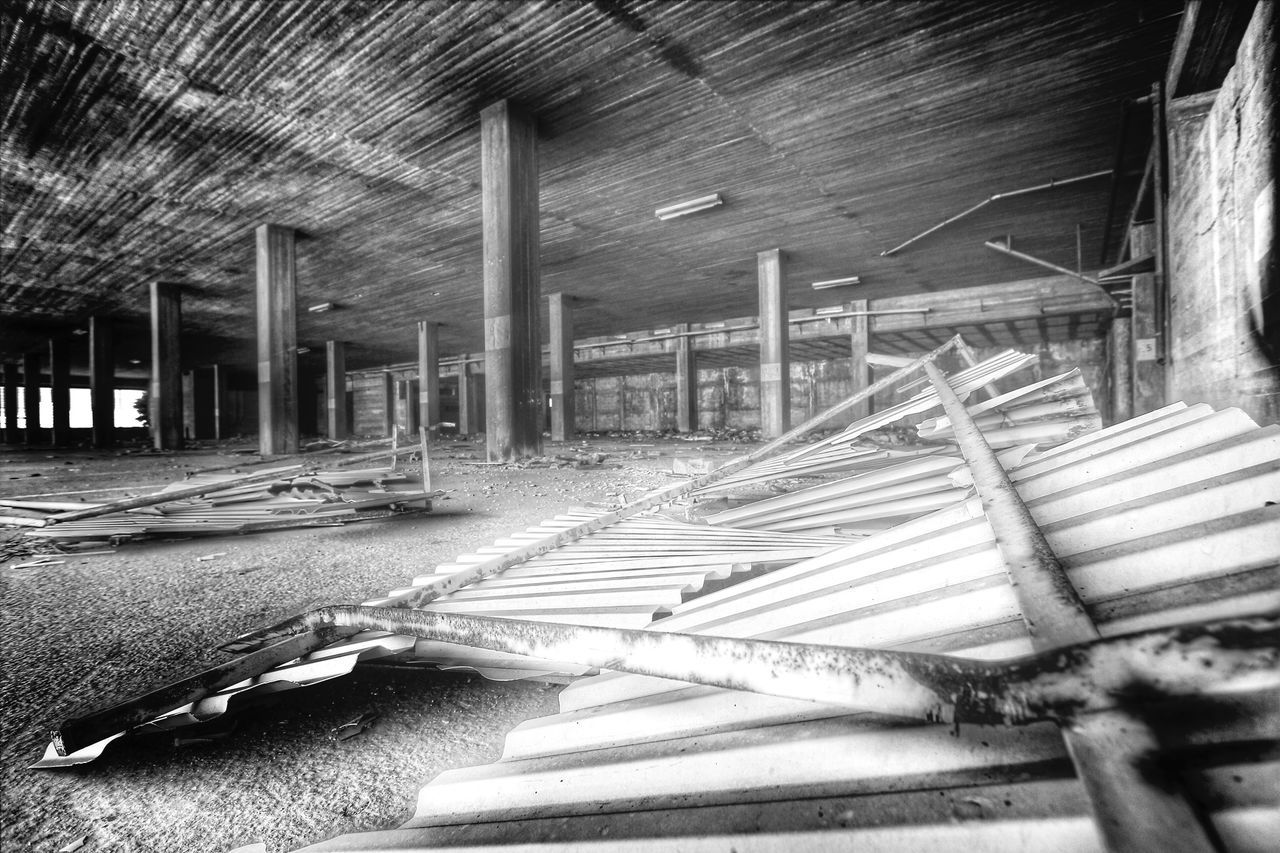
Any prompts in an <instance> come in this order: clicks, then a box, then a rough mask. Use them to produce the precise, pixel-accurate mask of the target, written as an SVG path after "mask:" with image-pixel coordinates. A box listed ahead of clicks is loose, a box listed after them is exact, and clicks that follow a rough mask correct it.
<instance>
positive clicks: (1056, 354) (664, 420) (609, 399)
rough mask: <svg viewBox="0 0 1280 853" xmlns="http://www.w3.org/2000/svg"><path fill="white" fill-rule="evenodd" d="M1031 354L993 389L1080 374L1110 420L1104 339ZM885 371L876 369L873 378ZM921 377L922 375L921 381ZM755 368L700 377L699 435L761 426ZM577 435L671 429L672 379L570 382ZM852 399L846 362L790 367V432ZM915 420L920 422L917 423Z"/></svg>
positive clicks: (886, 397)
mask: <svg viewBox="0 0 1280 853" xmlns="http://www.w3.org/2000/svg"><path fill="white" fill-rule="evenodd" d="M1020 349H1022V351H1024V352H1034V353H1035V354H1036V355H1037V356H1038V361H1037V362H1036V363H1034V364H1032V365H1031V366H1029V367H1027V368H1024V369H1023V370H1021V371H1019V372H1018V373H1016V374H1014V375H1013V376H1011V377H1010V378H1009V379H1006V380H1004V381H1002V382H1000V383H998V384H999V387H1000V388H1001V390H1004V391H1009V390H1012V389H1013V388H1015V387H1017V386H1018V385H1026V384H1030V383H1032V382H1036V381H1039V380H1040V379H1047V378H1049V377H1050V376H1056V375H1057V374H1059V373H1065V372H1066V371H1068V370H1070V369H1072V368H1073V367H1079V368H1080V370H1081V373H1082V375H1083V377H1084V381H1085V383H1086V384H1087V385H1088V386H1089V387H1090V389H1092V391H1093V395H1094V402H1095V403H1096V405H1097V407H1098V411H1099V412H1101V413H1102V417H1103V420H1104V422H1106V423H1110V422H1111V418H1112V413H1111V406H1110V394H1109V392H1108V387H1107V382H1108V379H1107V359H1108V353H1107V346H1106V339H1105V338H1097V339H1092V340H1084V341H1064V342H1061V343H1051V344H1041V345H1039V346H1037V347H1033V348H1027V347H1022V348H1020ZM975 352H976V354H977V356H978V357H979V358H980V359H985V358H989V357H991V356H993V355H996V354H997V353H998V352H1001V350H1000V349H998V348H987V349H983V348H975ZM942 366H943V368H944V369H947V370H958V369H961V367H962V365H961V364H960V363H959V362H958V361H955V360H952V361H947V360H945V359H944V361H943V362H942ZM888 372H891V371H890V370H888V369H884V370H878V371H877V376H881V375H884V374H885V373H888ZM921 375H922V376H923V374H921ZM758 376H759V369H758V368H755V367H726V368H715V369H707V370H699V371H698V427H699V428H700V429H757V428H759V426H760V408H759V407H760V399H759V389H758V385H757V379H758ZM575 389H576V396H575V405H576V407H577V414H578V429H579V430H580V431H582V432H610V431H637V430H655V431H662V430H675V428H676V414H675V408H676V406H675V374H673V373H645V374H638V375H634V376H625V377H616V376H611V377H602V378H598V379H585V380H578V381H577V382H576V383H575ZM851 393H852V382H851V381H850V378H849V360H848V359H847V358H841V359H830V360H827V361H813V362H792V364H791V424H792V426H796V425H798V424H800V423H802V422H804V421H806V420H808V419H809V418H811V417H812V416H813V415H815V414H817V413H819V412H821V411H823V410H824V409H827V408H830V407H831V406H833V405H835V404H836V403H839V402H840V401H842V400H844V399H846V398H847V397H848V396H849V395H850V394H851ZM904 399H906V396H905V395H902V394H896V393H893V392H892V391H886V392H883V393H881V394H878V395H877V396H876V398H875V401H874V406H875V408H877V409H884V408H888V407H889V406H891V405H893V404H895V403H899V402H901V401H902V400H904ZM850 420H851V418H850V416H849V415H838V416H836V417H835V418H833V419H832V420H831V421H830V422H829V423H828V426H830V427H840V426H846V425H847V424H848V423H849V422H850ZM916 420H919V418H917V419H916Z"/></svg>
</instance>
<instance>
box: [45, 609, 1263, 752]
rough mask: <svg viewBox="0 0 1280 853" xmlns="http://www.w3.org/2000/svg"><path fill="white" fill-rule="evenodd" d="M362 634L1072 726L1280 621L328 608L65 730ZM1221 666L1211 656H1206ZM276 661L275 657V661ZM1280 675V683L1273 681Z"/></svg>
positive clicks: (1176, 690) (1255, 644)
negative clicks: (1057, 625) (874, 637)
mask: <svg viewBox="0 0 1280 853" xmlns="http://www.w3.org/2000/svg"><path fill="white" fill-rule="evenodd" d="M357 631H385V632H389V633H392V634H397V635H400V636H407V637H418V638H421V639H426V640H435V641H440V642H446V643H456V644H459V645H464V646H470V647H475V648H482V649H492V650H494V651H500V652H506V653H510V654H519V655H529V656H532V657H537V658H545V659H552V660H572V661H574V662H577V663H581V664H585V665H589V666H596V667H603V668H609V669H614V670H620V671H623V672H630V673H636V674H641V675H651V676H656V677H661V678H673V679H678V680H680V681H688V682H693V683H696V684H705V685H709V686H713V687H722V688H727V689H731V690H749V691H752V692H756V693H765V694H769V695H773V696H785V697H789V698H795V699H805V700H809V701H814V702H824V703H830V704H836V705H841V706H844V707H848V708H857V709H860V710H867V711H874V712H877V713H884V714H894V715H899V716H905V717H910V718H915V719H920V720H924V721H926V722H940V723H971V724H982V725H1024V724H1028V723H1033V722H1038V721H1043V720H1053V721H1057V722H1064V721H1070V720H1075V719H1078V718H1079V717H1080V716H1081V715H1086V714H1092V713H1096V712H1099V711H1105V710H1107V709H1111V708H1114V707H1117V705H1119V704H1122V703H1123V702H1124V701H1125V697H1126V696H1127V695H1129V694H1131V693H1132V692H1134V691H1135V690H1136V689H1137V688H1139V687H1140V688H1141V690H1142V691H1143V692H1144V694H1145V695H1159V696H1162V697H1164V698H1169V697H1178V696H1194V695H1198V694H1200V693H1202V692H1203V691H1204V690H1205V689H1207V688H1208V687H1211V686H1214V687H1221V686H1223V685H1230V684H1232V683H1242V682H1243V683H1248V684H1249V685H1250V686H1251V687H1256V686H1257V680H1258V679H1257V677H1258V674H1260V673H1262V674H1265V673H1268V672H1270V673H1271V674H1272V675H1275V674H1276V665H1277V662H1278V661H1280V617H1276V616H1272V617H1266V618H1261V617H1260V618H1254V619H1248V620H1235V621H1232V622H1224V623H1220V624H1215V625H1194V626H1180V627H1176V628H1164V629H1158V630H1154V631H1148V632H1143V633H1140V634H1133V635H1130V636H1125V637H1115V638H1109V639H1106V640H1101V641H1098V642H1093V643H1085V644H1080V645H1077V646H1073V647H1071V648H1067V649H1055V650H1053V651H1051V652H1047V653H1042V654H1039V655H1034V656H1030V657H1024V658H1017V659H1013V660H1009V661H998V662H993V661H983V660H967V659H963V658H954V657H948V656H943V655H932V654H923V653H919V652H898V651H885V650H880V649H858V648H847V647H843V646H825V645H815V644H805V643H786V642H777V641H765V640H745V639H737V638H729V637H709V636H701V635H697V634H680V633H669V632H661V631H641V630H634V629H621V628H601V627H596V626H589V625H565V624H556V623H552V622H534V621H530V620H523V619H501V618H497V617H492V616H472V615H467V614H461V613H438V612H431V611H424V610H403V609H398V608H390V607H361V606H355V605H336V606H331V607H322V608H319V609H317V610H313V611H311V612H309V613H305V614H302V615H300V616H297V617H294V618H293V619H291V620H289V621H288V622H285V623H281V624H280V625H277V626H276V627H275V628H274V629H273V630H272V632H271V633H272V634H273V635H274V636H280V637H288V639H285V640H283V641H282V642H280V643H277V644H276V645H273V646H270V647H268V648H267V649H265V650H263V651H259V652H255V653H253V654H252V655H249V656H246V657H244V658H240V659H238V660H237V661H235V662H232V663H230V664H224V665H223V666H221V667H215V668H214V669H211V670H208V671H207V672H204V673H201V674H200V675H197V676H195V677H193V678H188V679H185V680H183V681H180V682H176V683H175V684H171V685H169V686H167V687H164V688H161V689H159V690H156V691H153V692H151V693H149V694H147V695H146V696H143V697H141V698H139V699H136V700H132V701H130V702H126V703H123V704H121V705H117V706H115V707H113V708H108V709H105V710H102V711H99V712H96V713H93V714H89V715H87V716H84V717H80V718H77V719H74V720H69V721H67V722H66V723H64V724H63V725H62V727H61V728H60V730H59V731H58V733H57V734H56V735H55V737H54V743H55V747H56V748H57V749H58V750H59V752H60V753H61V754H63V755H65V754H68V753H69V752H74V751H76V750H79V749H83V748H85V747H87V746H90V745H92V744H94V743H97V742H99V741H101V740H103V739H105V738H109V737H112V736H114V735H116V734H119V733H120V732H122V731H126V730H127V729H128V728H130V727H132V726H136V725H140V724H142V723H145V722H147V721H148V720H151V719H153V718H154V717H156V716H158V715H160V714H163V713H166V712H167V711H170V710H172V709H174V708H177V707H180V706H181V705H184V704H187V703H189V702H193V701H196V700H197V699H199V698H201V697H202V696H207V695H209V694H211V693H213V692H215V691H216V690H220V689H223V688H225V687H228V686H230V685H231V684H234V683H235V682H236V681H237V680H243V679H245V678H249V677H252V676H253V674H254V673H253V672H251V671H250V669H249V666H248V664H249V663H251V662H252V663H253V664H254V669H261V671H266V668H269V666H268V667H260V666H258V664H259V663H267V662H269V661H274V663H275V664H278V663H283V662H284V661H285V660H289V659H291V658H292V657H297V656H298V655H299V654H301V653H302V651H300V649H301V650H306V649H309V648H317V647H318V644H323V643H324V642H329V641H332V640H333V639H334V638H337V637H341V636H349V635H352V634H354V633H356V632H357ZM1209 662H1211V663H1212V665H1206V664H1207V663H1209ZM272 665H274V664H272ZM1272 680H1273V681H1276V682H1277V683H1280V679H1277V678H1273V679H1272Z"/></svg>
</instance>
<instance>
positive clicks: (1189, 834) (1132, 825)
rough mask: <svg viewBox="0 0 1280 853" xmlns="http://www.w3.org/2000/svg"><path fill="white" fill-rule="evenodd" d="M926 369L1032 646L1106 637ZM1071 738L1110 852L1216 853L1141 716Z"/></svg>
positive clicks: (970, 425) (963, 414) (961, 411)
mask: <svg viewBox="0 0 1280 853" xmlns="http://www.w3.org/2000/svg"><path fill="white" fill-rule="evenodd" d="M925 370H926V371H927V372H928V374H929V379H930V381H931V382H933V385H934V387H935V388H936V389H937V392H938V398H939V399H940V400H941V401H942V406H943V409H944V410H945V411H946V414H947V417H948V418H949V419H950V420H951V426H952V428H953V430H954V431H955V439H956V443H957V444H958V445H960V451H961V453H962V454H963V456H964V458H965V461H966V462H967V463H968V464H969V470H970V472H971V473H972V475H973V483H974V486H975V488H976V490H977V492H978V497H979V499H980V500H981V501H982V510H983V513H984V514H985V515H986V517H987V520H988V521H989V522H990V524H991V529H992V531H993V532H994V533H995V539H996V547H997V548H998V549H999V550H1000V554H1001V556H1002V557H1003V558H1004V562H1005V569H1006V571H1007V572H1008V575H1009V583H1010V585H1011V586H1012V587H1013V590H1014V593H1015V594H1016V595H1017V598H1018V605H1019V607H1020V608H1021V609H1022V618H1023V621H1024V622H1025V623H1026V625H1027V630H1028V631H1029V632H1030V634H1031V641H1032V644H1033V646H1034V647H1035V648H1036V649H1038V650H1041V651H1051V650H1052V649H1053V648H1054V647H1060V646H1065V645H1072V644H1078V643H1082V642H1088V641H1090V640H1092V639H1094V638H1096V637H1098V636H1099V634H1098V629H1097V627H1096V626H1094V624H1093V621H1092V620H1091V619H1090V618H1089V615H1088V613H1087V612H1086V611H1085V608H1084V604H1083V603H1082V602H1081V601H1080V598H1079V596H1078V595H1077V594H1076V591H1075V588H1074V587H1073V586H1072V585H1071V581H1070V579H1069V578H1068V577H1067V574H1066V572H1065V571H1064V569H1063V567H1062V564H1061V563H1059V562H1058V558H1057V557H1056V556H1055V555H1054V553H1053V549H1052V548H1050V547H1049V543H1048V541H1047V540H1046V539H1045V538H1044V533H1043V532H1041V530H1040V528H1039V527H1038V526H1037V525H1036V522H1035V519H1034V518H1033V517H1032V515H1031V511H1030V510H1028V509H1027V505H1026V504H1025V503H1023V501H1022V497H1021V496H1020V495H1019V494H1018V491H1017V489H1016V488H1015V487H1014V485H1013V483H1012V482H1011V481H1010V479H1009V475H1008V474H1007V473H1006V472H1005V470H1004V467H1003V466H1002V465H1001V464H1000V462H999V460H997V459H996V455H995V453H994V452H993V451H992V450H991V447H990V445H988V444H987V441H986V439H985V438H983V436H982V433H981V432H980V431H979V430H978V427H977V425H975V424H974V422H973V418H972V417H971V416H970V415H969V412H968V410H966V409H965V407H964V404H963V403H961V402H960V398H959V397H957V396H956V393H955V391H954V390H952V388H951V386H950V384H948V383H947V380H946V377H944V376H943V375H942V373H941V372H940V371H939V370H938V369H937V368H936V367H934V366H933V365H932V364H927V365H925ZM1206 665H1207V666H1208V667H1209V668H1212V667H1213V666H1214V665H1215V664H1214V663H1213V662H1211V661H1210V662H1206ZM1062 739H1063V741H1064V743H1065V744H1066V746H1067V751H1068V753H1069V754H1070V755H1071V760H1072V762H1073V763H1074V764H1075V767H1076V772H1077V774H1078V775H1079V777H1080V780H1081V782H1082V784H1083V785H1084V788H1085V793H1086V794H1087V796H1088V797H1089V806H1090V809H1091V811H1092V812H1093V817H1094V820H1095V822H1096V823H1097V826H1098V830H1099V832H1100V833H1101V834H1102V836H1103V838H1104V840H1105V842H1106V844H1107V847H1108V849H1110V850H1113V851H1126V853H1127V851H1134V852H1135V853H1137V851H1145V853H1166V851H1169V850H1186V851H1194V853H1199V851H1205V853H1208V851H1211V850H1213V849H1214V846H1213V844H1212V842H1211V841H1210V840H1209V837H1208V834H1207V833H1206V830H1205V828H1204V826H1203V825H1201V823H1200V821H1199V819H1198V818H1197V817H1196V814H1195V812H1194V811H1193V810H1192V808H1191V805H1190V804H1189V803H1188V802H1187V800H1186V798H1185V797H1183V796H1181V795H1180V794H1179V793H1178V792H1179V784H1178V781H1177V780H1176V778H1174V777H1173V776H1172V774H1170V773H1168V772H1166V771H1164V770H1163V769H1162V768H1161V767H1159V765H1158V764H1157V763H1156V761H1155V760H1154V759H1155V751H1156V747H1157V741H1156V738H1155V735H1154V734H1153V733H1152V732H1151V730H1150V729H1149V728H1148V726H1147V725H1146V723H1145V722H1144V721H1143V720H1142V719H1141V718H1140V717H1138V716H1134V715H1133V714H1132V713H1130V712H1129V710H1127V709H1126V710H1124V711H1112V712H1107V713H1106V714H1104V715H1102V716H1098V717H1093V718H1091V719H1090V720H1088V721H1087V723H1085V724H1082V725H1077V724H1075V723H1068V724H1067V725H1064V726H1063V728H1062Z"/></svg>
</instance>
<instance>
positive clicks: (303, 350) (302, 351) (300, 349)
mask: <svg viewBox="0 0 1280 853" xmlns="http://www.w3.org/2000/svg"><path fill="white" fill-rule="evenodd" d="M309 352H311V347H298V355H306V354H307V353H309Z"/></svg>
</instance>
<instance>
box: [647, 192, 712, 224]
mask: <svg viewBox="0 0 1280 853" xmlns="http://www.w3.org/2000/svg"><path fill="white" fill-rule="evenodd" d="M722 204H724V199H722V198H720V193H712V194H711V195H704V196H703V197H702V198H695V199H692V200H691V201H682V202H680V203H679V204H673V205H670V206H668V207H660V208H658V209H657V210H655V211H654V212H653V215H654V216H656V217H658V218H659V219H675V218H676V217H677V216H687V215H689V214H690V213H697V212H698V211H700V210H708V209H710V208H712V207H719V206H720V205H722Z"/></svg>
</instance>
